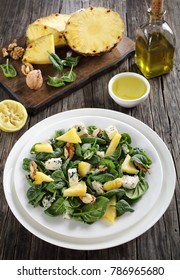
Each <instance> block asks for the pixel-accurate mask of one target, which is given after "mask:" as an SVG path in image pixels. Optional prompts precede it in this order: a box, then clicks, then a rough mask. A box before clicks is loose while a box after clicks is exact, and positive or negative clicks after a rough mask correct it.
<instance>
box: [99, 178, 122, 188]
mask: <svg viewBox="0 0 180 280" xmlns="http://www.w3.org/2000/svg"><path fill="white" fill-rule="evenodd" d="M122 184H123V180H122V178H116V179H114V180H112V181H108V182H106V183H104V185H103V190H105V191H110V190H114V189H118V188H120V187H121V186H122Z"/></svg>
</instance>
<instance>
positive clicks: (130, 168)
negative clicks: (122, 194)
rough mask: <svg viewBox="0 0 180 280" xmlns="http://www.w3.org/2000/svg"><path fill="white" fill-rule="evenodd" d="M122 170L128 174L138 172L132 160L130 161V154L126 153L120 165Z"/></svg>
mask: <svg viewBox="0 0 180 280" xmlns="http://www.w3.org/2000/svg"><path fill="white" fill-rule="evenodd" d="M121 169H122V172H126V173H128V174H138V172H139V170H138V169H136V167H135V166H134V164H133V162H131V156H130V155H129V154H127V156H126V158H125V160H124V161H123V163H122V166H121Z"/></svg>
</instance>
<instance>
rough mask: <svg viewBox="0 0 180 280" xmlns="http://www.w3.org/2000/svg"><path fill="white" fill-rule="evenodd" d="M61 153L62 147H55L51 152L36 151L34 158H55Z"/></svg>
mask: <svg viewBox="0 0 180 280" xmlns="http://www.w3.org/2000/svg"><path fill="white" fill-rule="evenodd" d="M62 155H63V149H62V148H56V149H55V151H54V152H53V153H37V154H36V160H41V161H46V160H48V159H50V158H57V157H60V156H62Z"/></svg>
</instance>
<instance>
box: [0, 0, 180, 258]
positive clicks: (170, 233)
mask: <svg viewBox="0 0 180 280" xmlns="http://www.w3.org/2000/svg"><path fill="white" fill-rule="evenodd" d="M89 4H91V5H102V6H106V7H110V8H114V9H115V10H117V11H118V12H120V14H121V16H122V17H123V19H124V20H125V23H126V35H127V36H128V37H130V38H131V39H132V40H134V39H135V35H134V31H135V29H136V28H137V26H138V25H139V24H141V23H142V22H144V21H145V19H146V13H145V11H146V9H147V8H148V6H149V4H150V1H141V0H122V1H108V0H100V1H98V0H96V1H71V0H64V1H57V0H53V1H48V0H33V1H28V0H24V1H22V0H18V1H16V7H14V1H13V0H0V6H1V7H3V11H2V10H0V44H1V45H0V47H2V46H4V45H5V44H7V43H8V42H9V40H10V39H11V38H17V37H20V36H21V35H22V34H23V32H24V31H25V26H27V24H28V23H29V22H31V21H33V20H35V19H36V18H38V17H40V16H44V15H47V14H49V13H51V12H57V10H58V12H59V11H62V12H67V13H70V12H72V11H75V10H77V9H78V8H82V7H87V6H88V5H89ZM165 5H166V10H167V16H166V18H167V20H168V22H169V23H170V25H171V27H172V28H173V30H174V31H175V35H176V41H177V46H178V45H179V43H180V42H179V40H180V38H179V36H178V32H179V26H180V17H179V14H178V11H179V8H180V2H179V1H178V0H172V1H171V2H169V1H165ZM22 6H23V9H22ZM12 7H13V9H12ZM179 65H180V50H179V49H178V48H177V49H176V60H175V65H174V69H173V71H172V72H171V73H170V74H168V75H165V76H163V77H162V78H155V79H152V80H150V84H151V94H150V97H149V99H148V100H147V101H146V102H144V103H143V104H141V105H139V106H137V107H136V108H133V109H125V108H122V107H120V106H118V105H117V104H116V103H115V102H114V101H112V100H111V99H110V97H109V95H108V90H107V83H108V81H109V79H110V78H111V76H112V75H114V74H116V73H118V72H123V71H128V70H130V71H135V72H137V71H138V70H137V68H136V67H135V65H134V59H133V58H131V59H129V60H127V61H125V62H124V63H122V64H121V65H120V66H119V67H117V68H116V69H114V70H113V71H110V72H109V73H106V74H105V75H103V76H102V77H98V78H96V79H94V80H93V81H92V82H91V83H89V84H87V85H85V86H84V87H83V88H81V89H79V90H78V91H75V92H74V93H72V94H71V95H70V96H69V97H65V98H64V99H62V100H60V101H58V102H57V103H55V104H53V105H50V106H49V107H48V108H47V109H46V108H45V109H44V110H42V111H41V112H40V113H38V114H37V115H36V116H29V118H28V122H27V124H26V126H25V127H24V128H23V129H22V130H21V131H20V132H18V133H13V134H11V133H10V134H8V133H4V132H0V143H1V145H0V158H1V161H0V205H1V211H0V225H1V226H0V259H59V260H61V259H69V260H73V259H147V260H148V259H167V260H168V259H176V260H178V259H180V251H179V245H180V232H179V231H180V228H179V221H180V188H179V186H180V172H179V170H180V120H179V118H180V115H179V109H180V78H179V72H180V66H179ZM6 98H8V96H7V94H6V93H4V91H3V90H1V89H0V100H3V99H6ZM87 107H96V108H97V107H100V108H108V109H113V110H116V111H120V112H123V113H125V114H129V115H132V116H134V117H136V118H138V119H140V120H141V121H143V122H144V123H146V124H148V125H149V126H150V127H151V128H153V129H154V130H155V131H156V132H157V133H158V134H159V135H160V136H161V137H162V139H163V140H164V142H165V143H166V144H167V146H168V148H169V149H170V151H171V153H172V156H173V159H174V162H175V167H176V171H177V187H176V192H175V196H174V197H173V200H172V202H171V204H170V206H169V207H168V209H167V211H166V212H165V214H164V215H163V217H162V218H161V219H160V220H159V221H158V222H157V223H156V224H155V225H154V226H153V227H152V228H151V229H149V230H148V231H147V232H145V233H144V234H143V235H141V236H140V237H138V238H136V239H135V240H133V241H131V242H128V243H126V244H123V245H121V246H117V247H114V248H110V249H105V250H97V251H74V250H69V249H64V248H60V247H57V246H54V245H52V244H49V243H47V242H45V241H43V240H40V239H39V238H37V237H35V236H33V235H32V234H31V233H29V232H28V231H27V230H26V229H25V228H24V227H23V226H22V225H21V224H20V223H19V222H18V221H17V220H16V218H15V217H14V216H13V214H12V213H11V211H10V210H9V208H8V205H7V203H6V201H5V198H4V193H3V186H2V176H3V169H4V164H5V161H6V159H7V156H8V154H9V152H10V150H11V148H12V147H13V145H14V144H15V142H16V141H17V140H18V139H19V137H20V136H21V135H22V134H23V133H24V132H25V131H26V130H27V129H28V128H29V127H31V126H32V125H34V124H36V123H37V122H38V121H40V120H42V119H44V118H46V117H48V116H51V115H53V114H55V113H58V112H61V111H65V110H70V109H76V108H87ZM9 244H11V250H9ZM23 248H25V250H24V249H23ZM45 251H46V252H48V253H47V255H45V254H44V252H45Z"/></svg>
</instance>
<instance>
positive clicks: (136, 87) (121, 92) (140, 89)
mask: <svg viewBox="0 0 180 280" xmlns="http://www.w3.org/2000/svg"><path fill="white" fill-rule="evenodd" d="M112 90H113V92H114V94H115V95H116V96H117V97H119V98H122V99H125V100H135V99H139V98H140V97H142V96H143V95H144V94H145V93H146V91H147V85H146V84H145V83H144V82H142V79H140V78H139V77H137V76H122V77H119V78H118V79H117V80H115V82H114V83H113V86H112Z"/></svg>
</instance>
